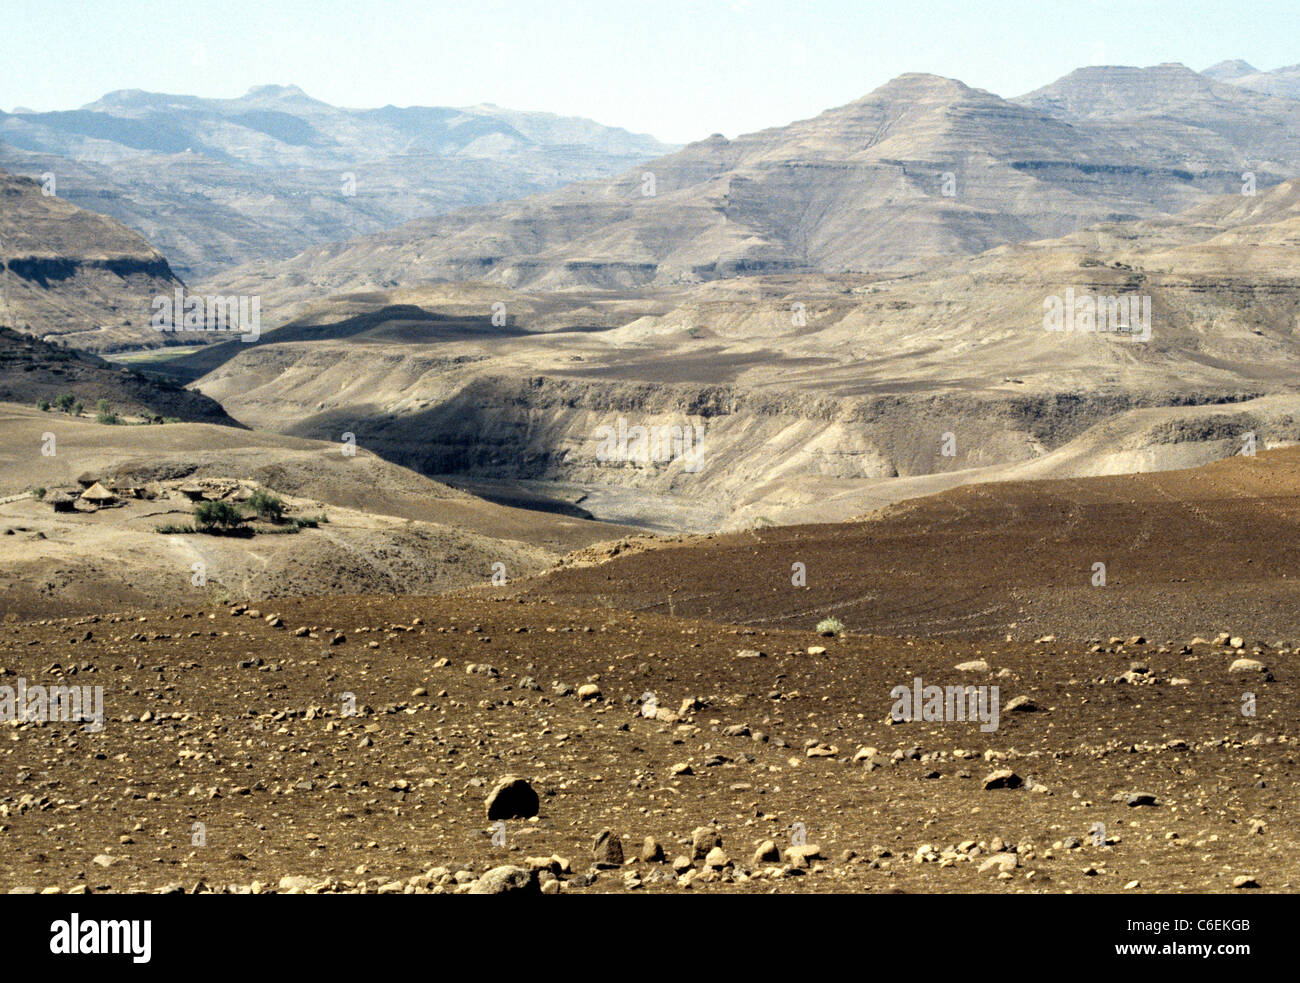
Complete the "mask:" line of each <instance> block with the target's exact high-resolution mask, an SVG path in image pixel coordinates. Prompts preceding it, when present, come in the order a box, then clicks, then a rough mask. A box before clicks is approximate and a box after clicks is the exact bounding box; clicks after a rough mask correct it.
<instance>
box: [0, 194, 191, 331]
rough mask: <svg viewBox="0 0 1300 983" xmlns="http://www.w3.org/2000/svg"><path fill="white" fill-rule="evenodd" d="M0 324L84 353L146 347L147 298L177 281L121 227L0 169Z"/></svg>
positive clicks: (153, 253)
mask: <svg viewBox="0 0 1300 983" xmlns="http://www.w3.org/2000/svg"><path fill="white" fill-rule="evenodd" d="M0 286H2V287H3V292H4V296H5V297H7V300H8V307H7V308H6V306H5V302H4V300H0V324H4V325H5V326H12V327H14V328H15V329H17V330H19V331H23V332H25V333H28V334H33V335H36V336H38V337H40V338H43V339H46V340H57V341H59V342H61V343H63V344H67V345H69V346H71V347H74V348H79V349H82V350H84V351H91V352H100V353H108V352H114V351H119V350H125V349H133V348H140V347H152V346H157V345H162V344H164V343H165V342H167V341H169V340H170V341H172V342H173V343H174V342H175V336H171V335H162V334H159V333H158V332H156V331H154V330H152V329H151V328H150V326H149V320H150V313H151V303H152V301H153V298H154V297H157V296H171V294H172V292H173V291H174V290H175V289H177V288H179V287H181V286H182V284H181V282H180V280H178V279H177V278H176V276H175V275H174V274H173V273H172V270H171V267H170V266H168V264H167V260H166V259H165V258H164V257H163V255H162V254H161V253H159V252H158V251H157V250H156V249H154V248H153V247H152V246H150V245H149V244H148V243H147V242H145V240H144V239H143V238H141V237H140V236H139V235H137V234H136V233H134V232H132V231H131V230H130V229H127V228H126V227H125V226H123V225H121V224H120V223H118V222H116V221H114V220H113V219H110V218H106V217H105V216H103V215H96V214H94V213H93V212H87V211H85V210H83V209H80V208H78V207H76V206H75V205H72V204H70V203H69V202H67V201H64V200H63V199H61V198H59V197H58V194H57V185H56V184H45V185H42V184H39V183H37V182H36V181H33V180H31V179H29V178H20V177H13V176H10V175H8V174H5V173H3V172H0Z"/></svg>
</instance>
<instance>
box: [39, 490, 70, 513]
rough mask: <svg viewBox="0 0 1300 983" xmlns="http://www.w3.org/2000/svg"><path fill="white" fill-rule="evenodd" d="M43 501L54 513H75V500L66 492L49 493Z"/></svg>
mask: <svg viewBox="0 0 1300 983" xmlns="http://www.w3.org/2000/svg"><path fill="white" fill-rule="evenodd" d="M45 501H46V502H48V503H49V504H50V507H51V508H52V509H54V511H55V512H75V511H77V500H76V499H75V498H73V497H72V496H71V495H69V494H68V493H67V492H61V491H56V492H51V493H50V494H48V495H46V496H45Z"/></svg>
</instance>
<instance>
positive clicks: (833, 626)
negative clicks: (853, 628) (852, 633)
mask: <svg viewBox="0 0 1300 983" xmlns="http://www.w3.org/2000/svg"><path fill="white" fill-rule="evenodd" d="M817 634H818V635H828V636H829V635H843V634H844V622H843V621H841V620H840V619H839V618H823V619H822V620H821V621H819V622H817Z"/></svg>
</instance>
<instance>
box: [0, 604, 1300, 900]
mask: <svg viewBox="0 0 1300 983" xmlns="http://www.w3.org/2000/svg"><path fill="white" fill-rule="evenodd" d="M1224 627H1225V628H1226V629H1229V632H1230V634H1231V635H1232V636H1238V637H1227V638H1208V639H1203V640H1199V641H1195V642H1194V640H1193V639H1192V638H1190V637H1189V638H1173V639H1165V638H1153V639H1150V640H1146V639H1143V640H1138V639H1136V638H1125V639H1118V638H1115V639H1111V638H1109V637H1104V638H1101V639H1099V640H1098V642H1097V643H1092V644H1088V643H1085V644H1057V643H1055V642H1053V641H1043V642H1040V643H1039V644H1033V643H1015V644H1005V645H1002V644H992V645H990V644H976V643H943V642H937V641H921V640H916V641H911V640H904V639H884V638H874V637H852V636H850V637H845V638H822V637H819V636H817V635H815V634H813V633H812V632H809V631H787V630H755V629H744V628H734V627H728V626H725V625H715V624H710V623H707V622H699V621H686V620H680V619H678V620H673V619H669V618H667V617H660V616H656V615H646V614H641V615H637V614H628V613H622V612H616V611H612V610H611V611H595V610H590V609H587V610H583V609H576V608H565V607H561V606H557V605H555V604H551V603H547V602H528V603H522V602H519V601H515V600H500V599H492V598H489V597H486V596H476V595H474V594H470V595H462V596H453V597H443V598H436V599H427V598H409V597H404V598H390V597H384V598H342V599H339V598H335V599H329V600H307V601H284V602H278V603H276V604H274V605H273V606H270V607H268V606H266V605H262V606H261V610H247V609H241V607H239V606H237V607H235V608H227V607H222V608H219V609H213V608H206V609H198V608H190V609H188V610H182V611H171V612H140V613H135V614H131V615H118V616H103V617H92V618H86V619H76V620H66V621H49V622H41V623H23V624H6V625H4V626H3V627H2V628H0V669H3V676H0V686H10V687H14V686H16V685H17V680H18V678H19V677H22V678H24V679H25V680H26V682H27V685H29V686H32V685H37V684H41V685H59V684H66V685H71V684H77V685H90V686H94V685H99V686H103V688H104V689H103V693H104V705H105V712H106V720H105V724H104V729H103V731H102V732H100V733H88V732H86V731H84V730H83V729H81V728H80V727H79V726H78V725H76V724H74V723H71V722H47V723H6V724H3V725H0V844H3V850H2V851H0V889H4V890H11V891H14V890H35V891H60V892H69V891H78V892H80V891H87V890H88V891H92V892H99V891H157V890H164V889H170V890H177V889H181V890H185V891H192V890H195V889H200V890H202V889H211V890H232V889H233V890H239V891H248V890H254V891H265V890H318V889H319V890H365V891H370V892H375V891H384V892H401V891H405V892H412V891H425V890H438V891H462V892H463V891H468V890H472V889H473V890H498V889H501V888H503V887H509V886H511V885H512V884H515V883H517V884H521V885H525V886H528V887H530V888H531V889H537V888H538V887H539V886H540V887H543V889H544V890H546V891H547V892H555V891H615V892H621V891H627V890H639V891H643V892H662V891H679V890H689V891H695V892H699V891H706V892H708V891H744V892H770V891H781V892H786V891H869V892H886V891H905V892H922V891H924V892H984V891H988V892H1065V891H1070V892H1118V891H1125V890H1127V891H1141V892H1180V891H1234V890H1252V889H1253V888H1254V886H1255V885H1257V886H1258V888H1260V889H1262V890H1264V891H1278V892H1283V891H1291V890H1295V889H1296V888H1297V887H1298V886H1300V861H1298V860H1297V856H1298V855H1300V854H1298V852H1297V845H1298V843H1297V841H1298V840H1300V832H1298V829H1300V827H1298V825H1297V822H1296V819H1295V811H1294V802H1295V801H1296V796H1297V792H1300V782H1298V781H1297V767H1296V763H1295V758H1296V750H1295V741H1296V739H1297V732H1296V730H1295V721H1296V719H1297V713H1296V711H1297V709H1300V703H1298V701H1297V687H1296V678H1297V670H1296V666H1295V662H1296V659H1297V656H1296V654H1295V653H1294V652H1292V651H1291V650H1290V649H1288V648H1276V647H1264V646H1262V645H1257V644H1256V641H1257V640H1256V639H1255V638H1254V637H1253V636H1252V634H1251V632H1250V630H1249V626H1232V625H1225V626H1224ZM1193 642H1194V643H1193ZM981 660H982V661H983V662H984V663H985V664H986V667H985V666H983V665H978V664H977V665H975V666H968V667H966V668H965V669H963V670H958V669H956V668H955V667H956V666H957V665H959V664H965V663H971V662H979V661H981ZM1241 660H1247V661H1246V662H1245V663H1243V662H1242V661H1241ZM1234 664H1236V665H1235V670H1234ZM1256 664H1257V665H1256ZM1260 667H1262V668H1260ZM918 676H919V677H922V678H923V680H924V682H925V683H926V684H937V685H941V686H943V685H956V684H959V683H962V684H967V683H968V684H970V685H975V686H981V685H988V686H992V685H996V686H998V687H999V696H1000V703H1001V716H1000V721H999V727H998V729H997V730H995V731H989V732H983V731H981V729H980V725H979V723H978V722H953V723H943V722H922V721H913V722H910V723H908V722H904V723H895V722H893V721H892V720H891V715H890V711H891V707H892V706H893V704H894V698H893V697H892V696H891V693H890V691H891V690H892V689H893V688H894V687H895V686H898V685H904V686H908V687H910V686H911V685H912V681H913V679H914V678H915V677H918ZM347 694H352V697H354V699H355V708H356V712H355V715H348V714H347V713H346V711H347V709H348V708H349V707H350V706H351V704H352V700H351V699H350V698H349V697H348V696H347ZM1247 694H1254V696H1253V713H1254V715H1253V716H1250V715H1247V714H1246V713H1243V708H1246V709H1247V710H1250V709H1252V707H1251V697H1250V696H1248V695H1247ZM1020 697H1024V698H1027V700H1028V703H1027V704H1026V703H1022V704H1021V708H1020V709H1012V708H1011V704H1012V702H1013V700H1016V699H1017V698H1020ZM1006 772H1010V773H1011V774H1010V775H1007V774H1005V773H1006ZM998 773H1003V774H998ZM508 775H512V776H517V777H519V778H522V779H524V780H525V781H526V782H527V783H528V784H529V786H530V787H531V788H532V789H533V790H535V792H536V793H537V796H538V800H539V802H538V806H537V810H536V811H537V815H536V816H535V817H533V818H511V819H506V820H501V824H500V825H498V824H497V823H496V822H495V821H490V820H489V818H488V812H487V808H486V800H487V799H488V796H489V792H490V791H491V790H492V789H493V787H494V786H495V785H496V784H497V783H498V781H499V780H500V779H502V778H503V777H504V776H508ZM990 785H991V786H994V787H986V786H990ZM525 811H528V810H525ZM196 824H201V825H196ZM606 833H607V834H608V835H605V836H603V837H602V834H606ZM646 838H652V839H653V840H654V841H656V844H657V845H658V846H659V847H661V848H662V851H663V854H664V859H663V860H659V859H658V858H657V851H656V850H654V849H648V850H646V849H645V846H646V844H645V842H644V841H645V840H646ZM765 841H770V842H765ZM1103 843H1104V845H1103ZM620 845H621V853H622V862H621V863H620V862H619V857H618V853H619V849H618V848H619V846H620ZM643 855H645V856H650V857H653V858H654V859H650V860H646V859H642V858H643ZM502 866H517V867H521V868H524V869H525V870H527V871H529V872H530V873H528V874H519V873H518V872H513V873H512V872H504V873H497V874H494V875H493V877H491V878H483V877H482V875H483V874H485V873H486V872H487V871H489V870H491V869H494V868H498V867H502ZM538 875H540V876H538ZM512 877H513V878H514V880H513V881H512V880H511V878H512Z"/></svg>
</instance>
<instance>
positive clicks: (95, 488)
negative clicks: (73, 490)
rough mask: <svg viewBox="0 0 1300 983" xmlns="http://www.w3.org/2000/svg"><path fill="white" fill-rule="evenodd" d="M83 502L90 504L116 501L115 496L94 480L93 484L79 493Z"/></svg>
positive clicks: (108, 503) (104, 503)
mask: <svg viewBox="0 0 1300 983" xmlns="http://www.w3.org/2000/svg"><path fill="white" fill-rule="evenodd" d="M81 500H82V501H83V502H90V504H92V505H97V506H98V505H112V504H113V503H114V502H116V501H117V496H116V495H114V494H113V493H112V492H111V491H109V490H108V489H107V488H105V487H104V486H103V485H101V484H100V483H99V482H98V481H96V482H95V483H94V484H93V485H91V486H90V487H89V488H87V489H86V490H85V491H84V492H82V493H81Z"/></svg>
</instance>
